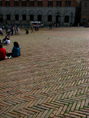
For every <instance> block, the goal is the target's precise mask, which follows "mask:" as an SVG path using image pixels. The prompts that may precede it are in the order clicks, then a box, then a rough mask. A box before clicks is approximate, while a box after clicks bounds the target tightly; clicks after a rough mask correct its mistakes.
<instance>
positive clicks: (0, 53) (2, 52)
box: [0, 44, 7, 60]
mask: <svg viewBox="0 0 89 118" xmlns="http://www.w3.org/2000/svg"><path fill="white" fill-rule="evenodd" d="M6 53H7V52H6V49H5V48H3V46H2V44H0V60H5V58H6Z"/></svg>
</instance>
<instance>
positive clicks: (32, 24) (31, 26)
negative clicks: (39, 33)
mask: <svg viewBox="0 0 89 118" xmlns="http://www.w3.org/2000/svg"><path fill="white" fill-rule="evenodd" d="M32 32H33V33H34V31H33V24H32V25H31V33H32Z"/></svg>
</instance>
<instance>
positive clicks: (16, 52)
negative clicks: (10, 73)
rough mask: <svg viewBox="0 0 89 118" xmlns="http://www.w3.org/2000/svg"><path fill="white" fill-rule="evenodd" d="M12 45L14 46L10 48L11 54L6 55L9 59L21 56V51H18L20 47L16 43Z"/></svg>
mask: <svg viewBox="0 0 89 118" xmlns="http://www.w3.org/2000/svg"><path fill="white" fill-rule="evenodd" d="M13 44H14V47H13V48H12V52H11V53H7V54H6V56H7V57H9V58H12V57H18V56H20V55H21V50H20V46H19V44H18V42H14V43H13Z"/></svg>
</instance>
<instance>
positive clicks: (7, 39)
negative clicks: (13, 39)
mask: <svg viewBox="0 0 89 118" xmlns="http://www.w3.org/2000/svg"><path fill="white" fill-rule="evenodd" d="M2 44H6V45H8V44H10V38H9V37H8V36H7V35H6V37H5V38H4V39H3V41H2Z"/></svg>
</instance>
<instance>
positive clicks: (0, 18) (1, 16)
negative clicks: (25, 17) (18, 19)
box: [0, 14, 3, 22]
mask: <svg viewBox="0 0 89 118" xmlns="http://www.w3.org/2000/svg"><path fill="white" fill-rule="evenodd" d="M0 22H3V15H2V14H0Z"/></svg>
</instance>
